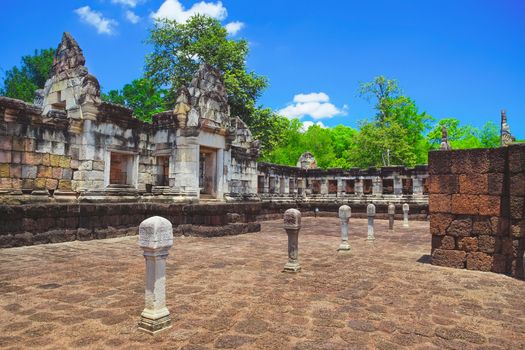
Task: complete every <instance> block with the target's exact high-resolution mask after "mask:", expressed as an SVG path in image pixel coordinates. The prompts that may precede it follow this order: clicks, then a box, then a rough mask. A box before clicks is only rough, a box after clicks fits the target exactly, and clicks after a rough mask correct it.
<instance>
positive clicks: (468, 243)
mask: <svg viewBox="0 0 525 350" xmlns="http://www.w3.org/2000/svg"><path fill="white" fill-rule="evenodd" d="M458 249H461V250H464V251H466V252H475V251H477V250H478V238H477V237H463V238H461V239H459V240H458Z"/></svg>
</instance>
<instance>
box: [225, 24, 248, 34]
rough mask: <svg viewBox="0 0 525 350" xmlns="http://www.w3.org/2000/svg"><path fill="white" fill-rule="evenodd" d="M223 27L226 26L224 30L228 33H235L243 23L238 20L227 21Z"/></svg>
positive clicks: (242, 26)
mask: <svg viewBox="0 0 525 350" xmlns="http://www.w3.org/2000/svg"><path fill="white" fill-rule="evenodd" d="M224 28H226V31H227V32H228V34H230V35H235V34H237V33H238V32H239V31H240V30H241V29H242V28H244V23H242V22H239V21H235V22H230V23H228V24H227V25H225V26H224Z"/></svg>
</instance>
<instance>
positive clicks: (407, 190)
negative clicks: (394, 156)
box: [402, 179, 413, 194]
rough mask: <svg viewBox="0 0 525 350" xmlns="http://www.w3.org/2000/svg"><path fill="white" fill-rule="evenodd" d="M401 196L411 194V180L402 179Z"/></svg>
mask: <svg viewBox="0 0 525 350" xmlns="http://www.w3.org/2000/svg"><path fill="white" fill-rule="evenodd" d="M402 181H403V194H412V193H413V190H412V179H403V180H402Z"/></svg>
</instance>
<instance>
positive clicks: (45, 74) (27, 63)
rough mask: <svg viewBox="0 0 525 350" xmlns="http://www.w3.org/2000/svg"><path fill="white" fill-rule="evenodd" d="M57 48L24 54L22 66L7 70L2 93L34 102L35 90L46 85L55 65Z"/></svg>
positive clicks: (0, 91)
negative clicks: (54, 58) (54, 59)
mask: <svg viewBox="0 0 525 350" xmlns="http://www.w3.org/2000/svg"><path fill="white" fill-rule="evenodd" d="M54 55H55V50H54V49H52V48H50V49H46V50H39V51H37V50H35V52H34V54H33V55H32V56H31V55H27V56H23V57H22V64H21V65H20V67H16V66H15V67H13V68H11V69H10V70H8V71H6V72H5V77H4V81H3V87H2V88H1V89H0V95H3V96H7V97H11V98H16V99H19V100H23V101H26V102H33V99H34V97H35V91H36V90H37V89H41V88H43V87H44V85H45V83H46V80H47V79H48V78H49V75H50V73H51V68H52V67H53V57H54Z"/></svg>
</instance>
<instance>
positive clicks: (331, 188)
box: [328, 180, 337, 194]
mask: <svg viewBox="0 0 525 350" xmlns="http://www.w3.org/2000/svg"><path fill="white" fill-rule="evenodd" d="M328 194H337V180H328Z"/></svg>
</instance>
